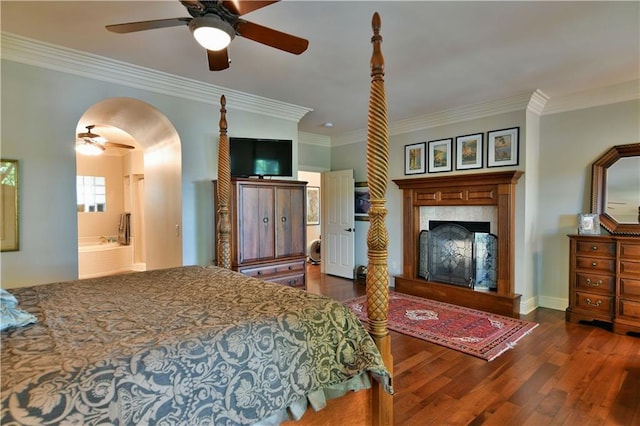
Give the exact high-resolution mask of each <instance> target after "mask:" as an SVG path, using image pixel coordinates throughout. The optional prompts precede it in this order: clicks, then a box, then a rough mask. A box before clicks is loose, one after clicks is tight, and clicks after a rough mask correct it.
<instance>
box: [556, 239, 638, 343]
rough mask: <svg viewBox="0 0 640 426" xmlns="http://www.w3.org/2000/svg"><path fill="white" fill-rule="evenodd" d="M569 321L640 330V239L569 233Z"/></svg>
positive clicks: (624, 331)
mask: <svg viewBox="0 0 640 426" xmlns="http://www.w3.org/2000/svg"><path fill="white" fill-rule="evenodd" d="M569 240H570V250H569V257H570V265H569V307H568V308H567V310H566V319H567V321H569V322H579V321H595V320H598V321H603V322H607V323H611V324H612V325H613V331H614V332H616V333H620V334H626V333H627V332H630V331H631V332H638V333H640V238H638V237H631V236H612V235H569Z"/></svg>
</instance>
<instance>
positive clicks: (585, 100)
mask: <svg viewBox="0 0 640 426" xmlns="http://www.w3.org/2000/svg"><path fill="white" fill-rule="evenodd" d="M637 99H640V79H635V80H631V81H626V82H624V83H620V84H614V85H611V86H605V87H598V88H596V89H590V90H585V91H582V92H576V93H572V94H569V95H564V96H557V97H554V98H550V99H549V102H547V105H546V106H545V107H544V111H543V112H542V115H548V114H557V113H560V112H567V111H574V110H577V109H584V108H592V107H597V106H602V105H609V104H615V103H618V102H627V101H633V100H637Z"/></svg>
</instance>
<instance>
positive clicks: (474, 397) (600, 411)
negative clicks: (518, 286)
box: [307, 265, 640, 426]
mask: <svg viewBox="0 0 640 426" xmlns="http://www.w3.org/2000/svg"><path fill="white" fill-rule="evenodd" d="M307 290H308V291H309V292H312V293H318V294H324V295H326V296H329V297H331V298H334V299H337V300H340V301H344V300H347V299H350V298H353V297H356V296H358V295H362V294H364V293H365V287H364V285H361V284H358V283H355V282H352V281H350V280H345V279H342V278H337V277H333V276H330V275H325V274H321V273H320V267H319V266H315V265H309V266H308V281H307ZM522 319H526V320H529V321H535V322H537V323H539V324H540V325H539V326H538V327H537V328H536V329H535V330H534V331H533V332H532V334H530V335H529V336H526V337H524V338H523V339H522V340H520V341H519V342H518V344H517V345H516V346H515V347H514V348H513V349H512V350H509V351H507V352H505V353H504V354H502V355H501V356H499V357H498V358H497V359H495V360H493V361H491V362H486V361H483V360H481V359H478V358H475V357H472V356H470V355H465V354H462V353H460V352H457V351H454V350H452V349H447V348H444V347H441V346H438V345H435V344H432V343H428V342H424V341H422V340H418V339H415V338H413V337H409V336H404V335H401V334H399V333H395V332H391V336H392V353H393V360H394V388H395V396H394V422H395V424H397V425H545V426H546V425H624V426H630V425H640V338H638V337H633V336H622V335H617V334H614V333H612V332H611V331H608V330H606V329H605V328H603V327H599V326H594V325H590V324H589V325H587V324H571V323H567V322H565V317H564V312H562V311H556V310H551V309H545V308H539V309H536V310H535V311H534V312H532V313H530V314H528V315H524V316H522ZM346 424H348V422H347V423H345V425H346Z"/></svg>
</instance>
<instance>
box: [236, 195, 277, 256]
mask: <svg viewBox="0 0 640 426" xmlns="http://www.w3.org/2000/svg"><path fill="white" fill-rule="evenodd" d="M273 209H274V192H273V188H272V187H270V186H266V187H265V186H253V185H244V184H242V185H240V186H239V188H238V210H239V215H238V221H239V222H238V226H239V228H240V229H239V232H238V245H239V247H238V248H239V251H238V253H239V257H240V258H239V261H240V263H247V262H253V261H259V260H263V259H273V257H274V255H275V252H274V241H275V232H274V230H275V228H274V227H275V225H274V215H273V213H274V210H273Z"/></svg>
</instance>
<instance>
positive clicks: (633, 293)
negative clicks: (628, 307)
mask: <svg viewBox="0 0 640 426" xmlns="http://www.w3.org/2000/svg"><path fill="white" fill-rule="evenodd" d="M620 297H623V298H625V299H636V300H638V301H640V280H634V279H629V278H624V277H620Z"/></svg>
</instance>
